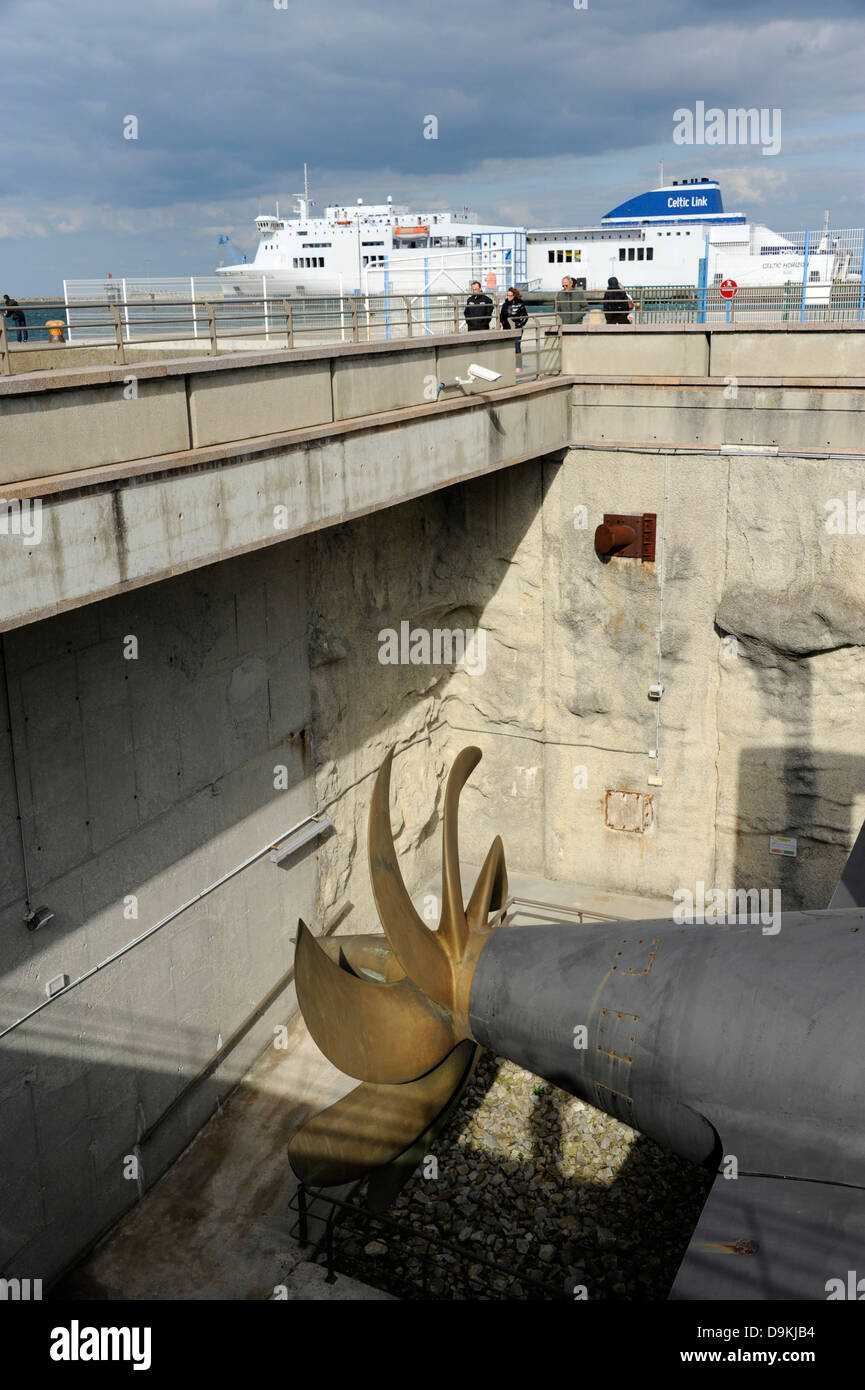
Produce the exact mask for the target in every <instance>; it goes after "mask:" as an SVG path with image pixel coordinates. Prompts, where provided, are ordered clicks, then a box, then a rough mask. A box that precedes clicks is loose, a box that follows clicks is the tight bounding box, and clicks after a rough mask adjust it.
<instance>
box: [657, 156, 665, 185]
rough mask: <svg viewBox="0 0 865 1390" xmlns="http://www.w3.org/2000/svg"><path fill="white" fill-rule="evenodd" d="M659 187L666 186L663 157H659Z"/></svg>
mask: <svg viewBox="0 0 865 1390" xmlns="http://www.w3.org/2000/svg"><path fill="white" fill-rule="evenodd" d="M658 187H659V188H663V187H664V161H663V159H659V160H658Z"/></svg>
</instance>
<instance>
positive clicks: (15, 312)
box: [3, 294, 29, 343]
mask: <svg viewBox="0 0 865 1390" xmlns="http://www.w3.org/2000/svg"><path fill="white" fill-rule="evenodd" d="M3 313H4V315H5V316H6V318H8V320H9V322H10V323H14V324H15V326H16V328H17V329H18V334H17V337H18V341H19V343H26V342H27V341H28V340H29V334H28V332H27V326H26V325H27V320H26V319H25V317H24V313H23V310H21V309H19V308H18V300H17V299H10V298H9V296H8V294H4V296H3Z"/></svg>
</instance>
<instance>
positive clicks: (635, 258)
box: [216, 177, 863, 298]
mask: <svg viewBox="0 0 865 1390" xmlns="http://www.w3.org/2000/svg"><path fill="white" fill-rule="evenodd" d="M310 206H311V204H310V200H309V196H308V186H307V185H306V180H305V189H304V194H303V195H302V196H298V206H297V215H296V216H295V217H293V218H281V217H280V216H279V214H278V212H277V214H276V215H275V216H263V217H258V218H257V219H256V224H255V225H256V228H257V231H258V234H259V243H258V248H257V251H256V254H255V258H254V260H252V261H251V262H250V263H249V264H241V265H233V266H222V267H220V268H219V270H218V271H217V272H216V273H217V275H218V276H219V277H220V279H221V280H223V281H224V282H225V294H226V297H229V296H230V295H231V294H243V293H245V292H246V291H245V290H244V282H246V284H247V285H248V286H249V292H257V293H259V294H260V293H261V285H262V277H264V281H265V284H266V293H267V294H268V295H271V294H273V295H280V294H285V295H347V294H364V293H365V294H382V293H384V294H400V293H403V294H424V293H426V294H435V293H451V292H457V293H462V292H464V291H466V290H467V288H468V286H469V283H470V282H471V281H472V280H480V281H481V283H482V285H484V286H485V287H486V288H488V289H496V290H498V291H504V290H505V289H507V288H508V287H509V286H510V285H517V286H520V287H522V288H527V289H530V290H540V291H555V290H558V289H559V288H560V286H561V281H562V277H563V275H573V276H574V278H575V279H576V280H577V282H578V284H579V285H580V286H581V287H583V288H587V289H601V288H604V287H605V286H606V283H607V280H608V278H609V277H610V276H611V275H615V276H616V277H617V278H618V279H619V280H620V281H621V283H622V284H624V285H629V286H653V285H692V286H695V287H697V286H704V285H708V286H712V285H717V284H720V282H721V281H722V280H725V279H732V280H735V281H736V283H737V284H738V285H743V286H745V285H783V284H797V285H804V286H813V287H814V288H815V290H816V288H817V287H819V286H823V287H827V288H828V287H829V286H831V284H832V283H833V281H838V280H845V279H858V278H859V277H860V275H861V273H862V264H861V262H862V241H863V233H862V229H856V230H854V231H852V232H851V231H847V232H830V231H829V229H828V214H827V224H826V226H825V228H824V230H823V233H822V234H820V233H807V232H803V233H801V234H797V235H794V236H783V235H781V234H780V233H778V232H774V231H772V229H771V228H769V227H767V226H765V225H764V224H762V223H754V222H749V221H748V219H747V217H746V216H745V214H744V213H742V212H734V213H730V212H726V211H725V209H724V205H723V200H722V197H721V188H720V185H719V183H718V182H717V180H715V179H711V178H707V177H699V178H692V179H683V180H675V179H674V180H673V181H672V182H671V183H662V184H661V185H660V186H659V187H657V188H653V189H650V190H649V191H648V192H646V193H642V194H640V195H638V196H637V197H634V198H631V199H628V200H626V201H625V202H624V203H621V204H620V205H619V206H618V207H615V208H613V209H612V211H610V212H608V213H607V214H606V216H604V217H602V218H601V219H600V221H599V222H598V223H597V224H594V225H590V226H578V225H575V224H572V225H570V226H564V227H559V228H552V229H538V228H535V229H532V228H529V229H525V228H521V227H515V226H495V225H489V224H483V223H477V222H473V221H471V220H470V217H469V214H468V211H467V210H463V211H461V212H457V211H436V212H424V211H414V210H411V209H409V208H408V207H405V206H396V205H395V204H394V203H393V201H392V199H391V198H388V200H387V202H386V203H383V204H372V205H369V204H367V205H365V204H364V203H363V201H362V200H361V199H358V202H357V204H356V205H355V206H352V207H339V206H333V207H328V208H327V209H326V211H325V214H324V216H323V217H314V216H311V215H310ZM253 287H254V288H253ZM810 297H811V295H810V294H809V298H810Z"/></svg>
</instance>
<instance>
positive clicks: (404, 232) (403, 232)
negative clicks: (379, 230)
mask: <svg viewBox="0 0 865 1390" xmlns="http://www.w3.org/2000/svg"><path fill="white" fill-rule="evenodd" d="M393 234H394V236H429V227H394V229H393Z"/></svg>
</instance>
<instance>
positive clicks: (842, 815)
mask: <svg viewBox="0 0 865 1390" xmlns="http://www.w3.org/2000/svg"><path fill="white" fill-rule="evenodd" d="M758 597H759V602H758V603H755V601H754V595H753V593H752V592H750V591H744V590H741V589H733V590H731V591H730V592H729V593H728V594H727V595H725V597H724V599H723V601H722V603H721V605H720V607H719V610H718V617H717V622H716V631H717V632H718V633H719V634H720V635H721V637H722V639H724V640H725V641H727V642H729V641H730V640H731V636H732V639H733V640H734V642H735V644H736V646H735V647H734V651H735V653H736V660H735V661H732V662H730V667H731V668H739V669H740V670H741V672H742V673H743V674H747V677H748V678H749V679H748V686H749V689H747V690H746V689H745V688H744V686H740V691H741V698H742V700H743V701H744V704H743V708H744V709H745V710H746V711H747V712H748V713H749V714H750V713H751V711H752V708H753V716H754V718H755V721H756V727H757V729H759V731H760V733H761V734H762V736H763V737H762V739H761V741H760V742H759V743H758V744H756V745H755V746H754V747H747V748H743V749H742V751H741V752H740V754H739V760H738V772H737V781H738V786H737V793H736V796H737V802H736V808H735V830H734V833H735V836H736V844H735V855H734V857H733V862H734V866H735V867H734V879H735V885H736V886H737V887H755V888H758V887H759V888H763V887H765V888H768V889H774V888H778V889H780V890H781V895H782V899H781V900H782V905H783V908H786V909H787V910H796V909H799V908H802V909H815V908H816V909H819V908H824V907H826V906H828V903H829V899H830V898H831V896H832V893H833V891H834V889H835V885H836V884H837V882H838V879H839V878H840V876H841V870H842V869H843V867H844V864H845V862H846V860H847V857H848V854H849V852H850V849H851V848H852V845H853V842H854V841H855V839H856V836H857V834H858V833H859V828H860V825H861V822H862V819H863V817H865V748H863V749H860V748H859V746H858V745H859V743H860V742H861V731H862V720H863V715H865V704H863V698H865V697H863V691H865V614H863V612H862V611H861V608H860V607H859V605H858V603H857V601H856V599H855V598H854V596H853V595H851V594H849V593H847V592H845V591H842V590H839V589H836V588H834V587H833V586H831V585H828V584H824V585H822V586H819V587H815V588H813V589H811V588H809V589H803V590H798V589H793V590H791V591H785V592H782V593H777V594H776V593H771V592H767V593H763V594H760V595H759V596H758ZM739 718H741V715H740V716H739ZM740 727H744V726H742V725H740ZM767 733H776V738H775V741H774V742H766V741H765V736H766V734H767ZM722 738H723V734H722ZM833 742H834V747H833V746H831V745H832V743H833ZM773 837H779V838H777V839H776V840H775V843H774V851H775V852H773V843H772V842H773ZM793 841H795V844H793V843H792V842H793ZM782 851H783V852H782Z"/></svg>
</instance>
